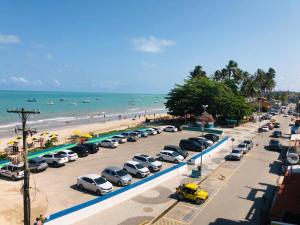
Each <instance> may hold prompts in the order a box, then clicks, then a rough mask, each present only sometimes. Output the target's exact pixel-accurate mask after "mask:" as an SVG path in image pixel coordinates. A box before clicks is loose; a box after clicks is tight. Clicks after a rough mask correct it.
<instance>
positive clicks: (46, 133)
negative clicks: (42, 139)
mask: <svg viewBox="0 0 300 225" xmlns="http://www.w3.org/2000/svg"><path fill="white" fill-rule="evenodd" d="M48 134H49V133H48V132H43V133H41V134H40V136H46V135H48Z"/></svg>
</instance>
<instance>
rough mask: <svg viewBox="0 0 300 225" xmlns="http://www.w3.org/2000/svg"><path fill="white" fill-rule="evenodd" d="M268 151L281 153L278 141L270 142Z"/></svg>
mask: <svg viewBox="0 0 300 225" xmlns="http://www.w3.org/2000/svg"><path fill="white" fill-rule="evenodd" d="M269 149H270V150H273V151H279V152H280V151H281V149H282V146H281V144H280V142H279V141H278V140H270V142H269Z"/></svg>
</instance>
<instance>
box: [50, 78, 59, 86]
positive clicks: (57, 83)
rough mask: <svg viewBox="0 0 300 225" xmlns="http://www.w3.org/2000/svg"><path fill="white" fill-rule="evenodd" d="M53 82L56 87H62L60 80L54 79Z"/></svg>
mask: <svg viewBox="0 0 300 225" xmlns="http://www.w3.org/2000/svg"><path fill="white" fill-rule="evenodd" d="M52 81H53V83H54V84H55V85H56V86H60V85H61V83H60V82H59V81H58V80H56V79H53V80H52Z"/></svg>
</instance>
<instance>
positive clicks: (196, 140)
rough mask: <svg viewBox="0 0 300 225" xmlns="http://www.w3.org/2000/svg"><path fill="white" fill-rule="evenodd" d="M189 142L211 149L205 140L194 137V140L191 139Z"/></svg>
mask: <svg viewBox="0 0 300 225" xmlns="http://www.w3.org/2000/svg"><path fill="white" fill-rule="evenodd" d="M189 140H190V141H195V142H197V143H199V144H200V145H201V146H203V148H208V147H209V144H208V143H207V141H205V140H203V139H200V138H195V137H192V138H189Z"/></svg>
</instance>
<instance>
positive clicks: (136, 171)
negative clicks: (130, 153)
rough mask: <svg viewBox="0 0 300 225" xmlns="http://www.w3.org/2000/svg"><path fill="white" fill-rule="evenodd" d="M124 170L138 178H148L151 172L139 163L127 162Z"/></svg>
mask: <svg viewBox="0 0 300 225" xmlns="http://www.w3.org/2000/svg"><path fill="white" fill-rule="evenodd" d="M123 169H124V170H125V171H127V172H128V173H130V174H132V175H134V176H137V177H138V178H143V177H147V176H148V175H149V174H150V171H149V169H148V168H147V167H145V166H143V165H142V164H141V163H139V162H137V161H132V160H131V161H127V162H125V163H124V166H123Z"/></svg>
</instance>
